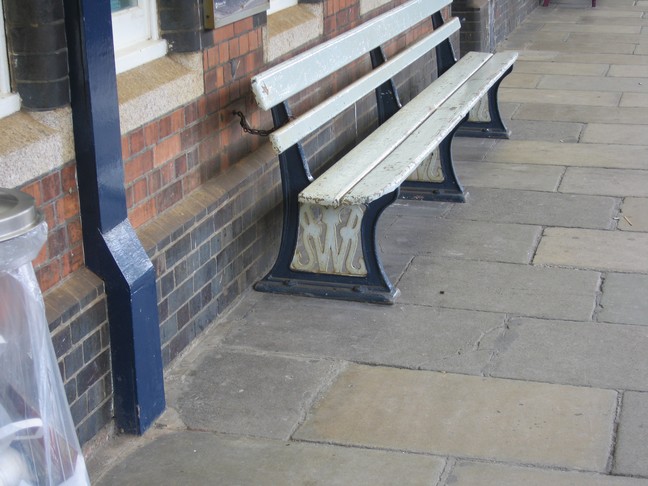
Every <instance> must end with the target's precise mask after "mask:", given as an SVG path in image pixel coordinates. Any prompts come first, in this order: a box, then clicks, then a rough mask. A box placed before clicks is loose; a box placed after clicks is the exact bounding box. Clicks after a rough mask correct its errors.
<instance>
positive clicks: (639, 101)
mask: <svg viewBox="0 0 648 486" xmlns="http://www.w3.org/2000/svg"><path fill="white" fill-rule="evenodd" d="M619 106H634V107H637V108H648V93H623V95H622V96H621V101H620V103H619Z"/></svg>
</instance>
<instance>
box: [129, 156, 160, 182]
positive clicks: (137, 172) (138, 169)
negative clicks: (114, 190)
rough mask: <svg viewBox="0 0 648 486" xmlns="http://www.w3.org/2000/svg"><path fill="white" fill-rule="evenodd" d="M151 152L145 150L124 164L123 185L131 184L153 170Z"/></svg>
mask: <svg viewBox="0 0 648 486" xmlns="http://www.w3.org/2000/svg"><path fill="white" fill-rule="evenodd" d="M153 151H154V150H147V151H146V152H143V153H141V154H140V155H136V156H135V157H133V158H132V159H131V160H127V161H126V162H124V182H125V184H131V183H132V182H133V181H134V180H135V179H138V178H139V177H141V176H143V175H144V174H146V173H147V172H148V171H150V170H151V169H152V168H153Z"/></svg>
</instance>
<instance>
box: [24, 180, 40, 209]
mask: <svg viewBox="0 0 648 486" xmlns="http://www.w3.org/2000/svg"><path fill="white" fill-rule="evenodd" d="M20 190H21V191H22V192H25V193H27V194H29V195H30V196H31V197H33V198H34V201H35V204H36V206H41V205H42V204H43V195H42V192H41V185H40V182H39V181H36V182H33V183H31V184H29V185H27V186H24V187H21V188H20Z"/></svg>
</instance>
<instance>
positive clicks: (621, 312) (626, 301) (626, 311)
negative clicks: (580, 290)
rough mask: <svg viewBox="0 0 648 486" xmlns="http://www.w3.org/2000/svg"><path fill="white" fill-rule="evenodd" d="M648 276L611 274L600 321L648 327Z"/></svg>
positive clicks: (605, 289) (606, 281) (606, 286)
mask: <svg viewBox="0 0 648 486" xmlns="http://www.w3.org/2000/svg"><path fill="white" fill-rule="evenodd" d="M647 296H648V275H637V274H631V273H609V274H608V275H607V277H606V278H605V282H604V284H603V296H602V298H601V311H600V312H599V321H603V322H617V323H623V324H638V325H641V326H648V299H647V298H646V297H647Z"/></svg>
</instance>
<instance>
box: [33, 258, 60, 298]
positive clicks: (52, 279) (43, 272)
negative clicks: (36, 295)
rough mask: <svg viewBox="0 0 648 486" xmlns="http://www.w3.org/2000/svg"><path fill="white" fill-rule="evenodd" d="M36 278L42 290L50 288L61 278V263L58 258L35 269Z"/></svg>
mask: <svg viewBox="0 0 648 486" xmlns="http://www.w3.org/2000/svg"><path fill="white" fill-rule="evenodd" d="M36 278H37V279H38V284H39V286H40V288H41V290H42V291H43V292H45V291H47V290H49V289H51V288H52V287H54V285H56V284H57V283H59V281H60V280H61V263H60V262H59V261H58V260H52V261H51V262H49V263H47V264H45V265H43V266H42V267H40V268H39V269H38V270H36Z"/></svg>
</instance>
